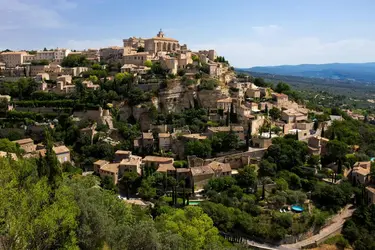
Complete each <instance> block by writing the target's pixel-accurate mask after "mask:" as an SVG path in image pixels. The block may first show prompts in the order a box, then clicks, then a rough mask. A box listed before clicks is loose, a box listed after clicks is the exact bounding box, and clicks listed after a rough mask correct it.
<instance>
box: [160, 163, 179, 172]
mask: <svg viewBox="0 0 375 250" xmlns="http://www.w3.org/2000/svg"><path fill="white" fill-rule="evenodd" d="M175 170H176V168H175V167H173V164H172V163H169V164H159V168H158V170H156V171H157V172H167V171H175Z"/></svg>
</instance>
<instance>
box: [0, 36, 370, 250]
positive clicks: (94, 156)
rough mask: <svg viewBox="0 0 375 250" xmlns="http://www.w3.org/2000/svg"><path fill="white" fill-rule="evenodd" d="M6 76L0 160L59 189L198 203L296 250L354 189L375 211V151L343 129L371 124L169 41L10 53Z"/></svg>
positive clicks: (4, 61) (156, 204)
mask: <svg viewBox="0 0 375 250" xmlns="http://www.w3.org/2000/svg"><path fill="white" fill-rule="evenodd" d="M0 75H1V78H0V99H1V105H0V116H1V121H0V126H1V129H0V137H1V138H2V139H0V156H1V157H3V159H4V160H5V159H6V160H7V161H10V162H24V161H26V162H33V163H35V164H36V166H37V169H38V174H39V176H47V177H48V180H49V181H50V182H49V183H52V184H51V185H52V186H53V185H55V182H54V181H55V178H56V176H52V173H55V174H56V173H60V172H61V173H60V175H61V176H62V177H61V178H63V177H64V176H66V175H67V176H69V178H73V177H72V176H81V177H82V178H83V177H85V178H94V179H95V181H96V182H97V186H98V187H100V188H102V189H103V190H109V191H110V192H111V194H115V195H116V196H118V197H119V198H120V200H121V202H124V203H130V204H133V205H134V206H141V207H145V208H147V209H148V208H149V209H154V210H153V211H154V212H153V215H155V214H158V215H160V214H163V213H165V211H164V210H163V207H185V206H196V205H199V206H200V207H202V209H203V211H204V212H205V213H207V214H208V216H210V217H211V218H212V220H213V223H214V226H215V227H217V228H218V229H219V230H220V231H221V232H222V233H223V234H225V235H226V237H228V238H229V239H232V240H233V237H234V239H235V241H236V240H237V239H239V238H242V237H246V236H247V237H249V238H251V237H253V238H256V239H261V240H262V241H266V242H271V243H277V244H285V245H286V247H287V246H288V244H294V243H296V242H299V241H301V240H303V239H306V238H308V237H310V236H311V235H313V234H314V233H316V232H317V231H319V229H320V228H322V227H324V226H327V225H329V222H330V218H332V216H334V215H335V213H336V212H337V211H341V209H344V210H343V211H346V210H345V209H347V208H346V206H347V204H350V203H352V202H353V201H352V195H353V194H355V192H356V190H357V189H356V188H359V187H363V192H362V193H361V195H356V197H357V201H356V202H357V203H361V204H374V203H375V186H374V185H373V183H374V181H375V179H374V177H373V171H372V170H371V169H372V161H371V159H370V157H372V156H374V155H372V152H374V153H375V151H372V149H371V148H369V147H367V146H365V143H364V142H365V141H366V139H359V138H360V136H359V135H358V136H357V135H354V134H353V133H352V130H351V131H349V129H346V128H345V129H344V128H343V126H344V125H343V124H346V125H345V126H351V129H353V128H354V130H355V128H357V127H362V130H360V132H361V131H370V132H368V133H373V130H372V129H370V127H368V126H371V125H369V124H368V122H369V121H370V120H372V119H373V118H372V117H367V116H366V117H365V116H358V115H355V114H354V113H352V112H351V111H349V110H340V109H339V108H337V109H329V110H327V109H320V110H319V109H311V108H310V109H309V108H308V106H307V105H306V103H305V102H304V100H301V99H300V98H299V97H298V93H296V92H295V91H293V90H292V89H291V88H290V86H289V85H288V84H286V83H283V82H280V83H278V84H277V85H272V84H270V83H268V82H266V81H264V80H263V79H261V78H253V77H251V76H250V75H245V74H239V73H236V72H235V70H234V68H233V67H232V66H231V65H230V62H228V61H227V60H226V59H225V57H224V56H222V55H218V54H217V52H216V51H215V50H214V49H212V48H203V50H199V51H192V50H191V49H189V47H188V45H186V44H183V45H182V44H180V42H179V41H178V40H176V39H174V38H169V37H167V36H166V35H165V34H164V33H163V31H162V30H160V31H159V32H158V33H157V35H156V36H155V37H152V38H137V37H130V38H128V39H124V40H123V46H121V47H116V46H115V47H108V48H100V49H87V50H82V51H77V50H71V49H61V48H57V49H51V50H50V49H47V48H45V49H44V50H40V51H3V52H1V53H0ZM361 133H362V132H361ZM370 137H371V136H370ZM348 138H350V139H348ZM353 138H354V139H353ZM361 138H366V136H362V134H361ZM369 144H370V142H368V143H367V141H366V145H369ZM43 169H44V170H43ZM52 170H53V171H52ZM9 171H10V170H9ZM64 178H65V177H64ZM74 178H77V177H74ZM74 178H73V179H74ZM356 194H358V193H356ZM297 205H298V206H297ZM297 208H298V209H301V210H298V209H297ZM293 209H294V210H293ZM163 211H164V212H163ZM270 211H275V213H274V212H270ZM302 211H303V213H302V215H303V216H300V215H301V214H298V213H299V212H302ZM221 213H222V214H221ZM223 214H225V216H229V215H230V216H232V217H230V218H227V219H226V220H227V221H226V222H223V221H222V220H221V216H224V215H223ZM225 223H226V224H225ZM265 223H266V224H265ZM292 224H293V227H292ZM341 226H342V225H341ZM233 235H235V236H233ZM239 235H240V236H239ZM328 236H330V235H328ZM231 237H232V238H231ZM106 242H107V243H108V242H109V240H106ZM108 244H109V243H108ZM314 244H317V243H316V242H315V243H314ZM194 249H201V248H194ZM291 249H293V248H291Z"/></svg>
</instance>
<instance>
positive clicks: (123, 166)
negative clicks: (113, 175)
mask: <svg viewBox="0 0 375 250" xmlns="http://www.w3.org/2000/svg"><path fill="white" fill-rule="evenodd" d="M141 164H142V157H140V156H135V155H131V156H130V157H129V158H128V159H123V160H121V162H120V164H119V167H118V170H119V172H118V176H119V178H121V177H122V176H123V175H124V173H126V172H133V173H137V174H138V175H139V176H140V175H142V168H141Z"/></svg>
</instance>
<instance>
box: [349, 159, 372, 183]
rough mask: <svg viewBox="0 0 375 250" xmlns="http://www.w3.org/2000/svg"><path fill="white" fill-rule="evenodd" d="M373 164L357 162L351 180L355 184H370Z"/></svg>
mask: <svg viewBox="0 0 375 250" xmlns="http://www.w3.org/2000/svg"><path fill="white" fill-rule="evenodd" d="M370 172H371V162H370V161H365V162H356V163H355V164H354V165H353V169H352V171H351V178H352V181H353V183H354V184H357V185H358V184H361V185H366V184H368V183H369V182H370V176H369V174H370Z"/></svg>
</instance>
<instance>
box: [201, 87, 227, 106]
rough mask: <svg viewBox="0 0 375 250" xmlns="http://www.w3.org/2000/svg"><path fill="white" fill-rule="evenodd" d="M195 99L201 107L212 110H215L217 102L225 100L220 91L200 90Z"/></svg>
mask: <svg viewBox="0 0 375 250" xmlns="http://www.w3.org/2000/svg"><path fill="white" fill-rule="evenodd" d="M197 97H198V102H199V104H200V106H201V107H203V108H212V109H216V108H217V103H216V101H217V100H219V99H224V98H226V96H225V95H224V94H223V93H222V92H221V90H201V91H199V92H197Z"/></svg>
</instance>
